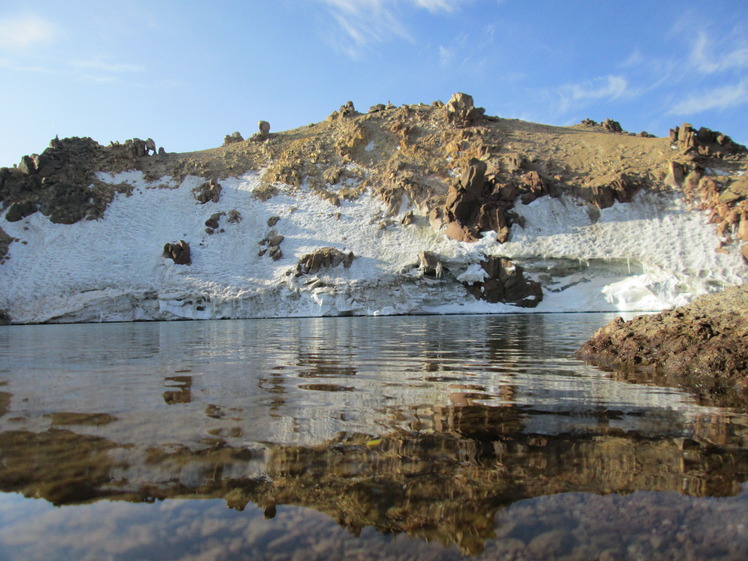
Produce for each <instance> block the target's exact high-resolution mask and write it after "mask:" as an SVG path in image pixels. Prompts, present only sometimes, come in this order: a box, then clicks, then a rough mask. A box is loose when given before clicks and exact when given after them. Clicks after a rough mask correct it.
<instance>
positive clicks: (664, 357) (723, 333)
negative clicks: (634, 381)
mask: <svg viewBox="0 0 748 561" xmlns="http://www.w3.org/2000/svg"><path fill="white" fill-rule="evenodd" d="M747 341H748V285H741V286H738V287H734V288H730V289H728V290H725V291H723V292H720V293H717V294H709V295H706V296H702V297H700V298H697V299H696V300H694V301H693V302H692V303H691V304H689V305H687V306H681V307H679V308H675V309H674V310H670V311H666V312H662V313H660V314H656V315H645V316H639V317H636V318H634V319H632V320H630V321H624V320H623V319H621V318H618V319H616V320H615V321H613V322H612V323H610V324H608V325H607V326H605V327H603V328H602V329H600V330H599V331H598V332H597V333H595V335H594V336H593V337H592V338H591V339H590V340H589V341H587V342H586V343H585V344H584V345H582V347H581V348H580V349H579V350H578V351H577V356H578V357H579V358H582V359H584V360H586V361H588V362H591V363H592V364H595V365H598V366H602V367H606V368H611V369H614V370H617V371H624V372H643V373H647V374H649V375H650V377H651V378H650V379H651V380H652V381H654V382H659V383H663V384H667V385H678V386H681V387H684V388H686V389H688V390H691V391H694V392H697V393H698V394H699V395H701V397H703V398H705V399H707V400H708V401H712V402H714V403H716V404H719V405H731V406H740V407H743V408H748V344H746V342H747Z"/></svg>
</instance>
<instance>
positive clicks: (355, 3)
mask: <svg viewBox="0 0 748 561" xmlns="http://www.w3.org/2000/svg"><path fill="white" fill-rule="evenodd" d="M318 1H319V2H321V3H322V4H325V5H327V7H328V9H329V10H330V14H331V16H332V18H333V19H334V21H335V22H336V23H337V24H338V26H339V27H340V29H341V30H342V31H343V39H344V40H339V41H337V42H336V44H337V46H338V47H339V48H340V49H341V50H343V51H344V52H345V53H346V54H347V55H349V56H351V57H353V58H356V57H357V56H358V55H359V54H360V53H361V51H362V50H363V49H365V48H366V47H368V46H370V45H372V44H375V43H383V42H385V41H390V40H393V39H404V40H407V41H413V37H412V36H411V34H410V32H409V31H408V29H407V28H406V26H405V24H404V23H403V21H402V10H401V8H402V6H407V5H411V6H413V7H415V8H419V9H424V10H428V11H429V12H431V13H436V12H440V11H443V12H452V11H454V10H456V9H458V8H459V7H460V6H463V5H465V4H466V3H467V2H470V1H471V0H318Z"/></svg>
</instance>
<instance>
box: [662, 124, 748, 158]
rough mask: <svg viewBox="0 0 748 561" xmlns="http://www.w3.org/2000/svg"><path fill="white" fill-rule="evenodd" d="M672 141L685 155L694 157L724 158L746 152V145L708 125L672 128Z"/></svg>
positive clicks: (685, 125) (683, 125)
mask: <svg viewBox="0 0 748 561" xmlns="http://www.w3.org/2000/svg"><path fill="white" fill-rule="evenodd" d="M670 142H671V143H672V144H677V146H678V149H679V150H680V152H681V153H682V154H684V155H688V156H691V157H692V158H698V157H700V156H701V157H710V158H724V157H725V156H728V155H730V154H737V153H742V152H746V147H745V146H743V145H741V144H737V143H736V142H733V140H732V139H731V138H730V137H729V136H727V135H726V134H724V133H721V132H719V131H713V130H711V129H708V128H706V127H701V128H700V129H699V130H698V131H697V130H695V129H694V128H693V127H692V126H691V124H690V123H683V124H682V125H681V126H680V127H675V128H672V129H670Z"/></svg>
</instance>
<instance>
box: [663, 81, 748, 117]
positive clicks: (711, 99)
mask: <svg viewBox="0 0 748 561" xmlns="http://www.w3.org/2000/svg"><path fill="white" fill-rule="evenodd" d="M744 103H748V82H747V81H745V80H743V81H742V82H740V83H739V84H734V85H730V86H723V87H720V88H713V89H710V90H705V91H702V92H697V93H693V94H691V95H689V96H688V97H686V98H685V99H684V100H682V101H680V102H678V103H676V104H675V105H673V107H672V108H671V109H670V110H669V111H668V115H687V114H691V113H701V112H703V111H709V110H710V109H729V108H730V107H736V106H738V105H743V104H744Z"/></svg>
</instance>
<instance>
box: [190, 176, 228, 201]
mask: <svg viewBox="0 0 748 561" xmlns="http://www.w3.org/2000/svg"><path fill="white" fill-rule="evenodd" d="M221 190H222V187H221V184H220V183H218V180H217V179H215V178H213V179H211V180H210V181H206V182H205V183H202V184H201V185H199V186H197V187H195V188H194V189H193V190H192V194H193V195H194V196H195V199H196V200H197V202H199V203H200V204H201V205H204V204H205V203H208V202H211V201H212V202H214V203H217V202H218V201H219V200H220V199H221Z"/></svg>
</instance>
